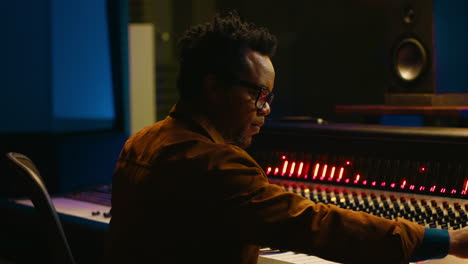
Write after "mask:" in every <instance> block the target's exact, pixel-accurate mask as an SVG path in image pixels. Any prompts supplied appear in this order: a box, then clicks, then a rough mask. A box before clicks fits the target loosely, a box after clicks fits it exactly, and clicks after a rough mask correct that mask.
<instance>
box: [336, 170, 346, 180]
mask: <svg viewBox="0 0 468 264" xmlns="http://www.w3.org/2000/svg"><path fill="white" fill-rule="evenodd" d="M343 173H344V168H343V167H341V168H340V173H339V174H338V179H337V180H336V181H337V182H340V181H341V179H342V178H343Z"/></svg>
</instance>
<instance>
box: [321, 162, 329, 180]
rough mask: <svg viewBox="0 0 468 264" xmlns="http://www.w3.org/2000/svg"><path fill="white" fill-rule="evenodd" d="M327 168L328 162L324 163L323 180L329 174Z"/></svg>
mask: <svg viewBox="0 0 468 264" xmlns="http://www.w3.org/2000/svg"><path fill="white" fill-rule="evenodd" d="M327 168H328V164H325V165H323V170H322V176H321V177H320V180H321V181H323V179H325V176H326V175H327Z"/></svg>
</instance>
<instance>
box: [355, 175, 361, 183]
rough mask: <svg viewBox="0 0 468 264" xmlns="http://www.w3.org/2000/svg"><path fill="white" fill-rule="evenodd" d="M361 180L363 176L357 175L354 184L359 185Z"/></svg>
mask: <svg viewBox="0 0 468 264" xmlns="http://www.w3.org/2000/svg"><path fill="white" fill-rule="evenodd" d="M359 179H361V175H359V174H356V178H355V179H354V183H358V182H359Z"/></svg>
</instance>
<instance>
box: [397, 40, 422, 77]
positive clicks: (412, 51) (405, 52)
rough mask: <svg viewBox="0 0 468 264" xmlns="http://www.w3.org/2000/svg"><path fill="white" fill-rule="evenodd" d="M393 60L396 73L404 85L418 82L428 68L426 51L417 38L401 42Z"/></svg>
mask: <svg viewBox="0 0 468 264" xmlns="http://www.w3.org/2000/svg"><path fill="white" fill-rule="evenodd" d="M393 58H394V62H393V65H394V71H395V73H396V75H397V76H398V78H399V79H400V81H402V82H404V83H413V82H415V81H417V80H418V79H419V78H420V77H421V75H422V74H423V72H424V71H425V69H426V67H427V53H426V49H425V48H424V46H423V45H422V44H421V42H419V41H418V40H417V39H415V38H405V39H403V40H401V41H400V43H399V44H398V46H397V47H396V49H395V53H394V57H393Z"/></svg>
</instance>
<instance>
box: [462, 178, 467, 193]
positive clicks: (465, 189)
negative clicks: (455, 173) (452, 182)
mask: <svg viewBox="0 0 468 264" xmlns="http://www.w3.org/2000/svg"><path fill="white" fill-rule="evenodd" d="M463 191H465V193H466V192H467V191H468V179H466V180H465V187H463Z"/></svg>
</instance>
